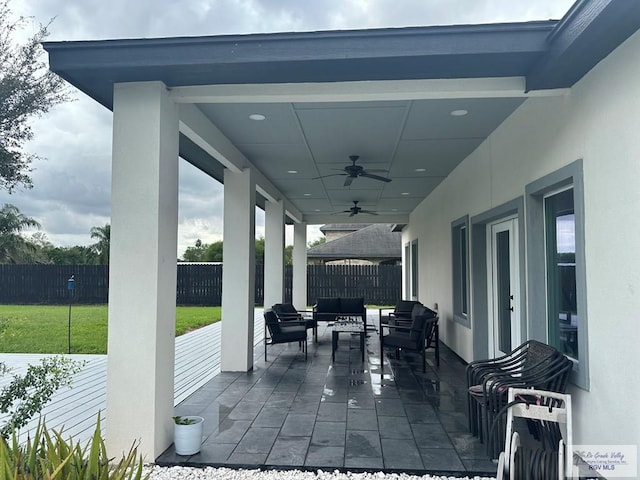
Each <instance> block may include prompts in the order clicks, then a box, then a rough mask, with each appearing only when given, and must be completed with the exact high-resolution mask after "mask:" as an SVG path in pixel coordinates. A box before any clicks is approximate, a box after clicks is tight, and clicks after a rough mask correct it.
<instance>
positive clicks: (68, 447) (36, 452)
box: [0, 415, 148, 480]
mask: <svg viewBox="0 0 640 480" xmlns="http://www.w3.org/2000/svg"><path fill="white" fill-rule="evenodd" d="M0 478H2V479H7V480H40V479H50V480H54V479H61V480H107V479H109V480H141V479H147V478H148V475H144V474H143V461H142V457H141V456H139V455H138V452H137V447H136V445H135V444H134V445H133V446H132V447H131V449H130V450H129V453H128V454H127V455H123V456H122V458H121V459H120V460H119V461H118V462H117V463H114V462H113V459H109V457H108V456H107V450H106V447H105V444H104V440H103V439H102V436H101V434H100V415H98V422H97V425H96V429H95V432H94V434H93V438H92V440H90V441H89V442H88V443H87V445H86V446H85V447H84V448H82V447H81V446H80V445H79V444H76V443H74V442H73V440H72V439H69V440H65V439H64V438H63V437H62V432H58V431H51V432H50V431H49V430H47V428H46V426H45V425H44V423H39V424H38V427H37V429H36V431H35V433H34V435H33V439H32V438H31V437H29V438H28V439H27V442H26V444H24V445H20V444H19V442H18V440H17V433H16V430H15V429H13V430H12V432H11V437H10V440H7V439H5V438H0Z"/></svg>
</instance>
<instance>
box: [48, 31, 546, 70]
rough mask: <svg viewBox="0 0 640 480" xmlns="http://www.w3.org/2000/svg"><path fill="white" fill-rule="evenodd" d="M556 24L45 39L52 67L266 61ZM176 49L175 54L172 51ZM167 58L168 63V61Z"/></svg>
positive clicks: (423, 47) (465, 48)
mask: <svg viewBox="0 0 640 480" xmlns="http://www.w3.org/2000/svg"><path fill="white" fill-rule="evenodd" d="M556 23H557V22H556V21H554V20H548V21H533V22H522V23H502V24H481V25H443V26H429V27H405V28H380V29H362V30H334V31H318V32H294V33H270V34H248V35H218V36H201V37H173V38H141V39H116V40H89V41H73V42H69V41H66V42H43V46H44V48H45V50H47V52H49V53H50V54H54V55H53V57H54V58H53V59H52V61H51V66H52V68H54V69H56V68H60V69H68V68H86V69H92V68H104V67H108V66H115V67H123V66H142V67H150V66H166V65H167V64H168V63H171V64H173V65H191V66H193V65H209V64H221V63H247V62H272V61H300V60H309V59H313V60H330V59H345V58H347V59H349V58H351V59H353V58H372V59H376V58H387V57H389V56H390V55H392V56H404V57H411V56H415V55H419V56H424V55H449V54H456V55H473V54H490V53H514V52H535V51H541V47H542V46H543V45H544V39H545V38H546V36H547V35H548V34H549V32H551V31H552V30H553V28H554V26H555V25H556ZM177 53H180V54H181V55H176V54H177ZM168 60H170V62H168Z"/></svg>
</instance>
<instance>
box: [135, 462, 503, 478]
mask: <svg viewBox="0 0 640 480" xmlns="http://www.w3.org/2000/svg"><path fill="white" fill-rule="evenodd" d="M145 468H146V470H145V471H146V473H150V476H149V478H150V480H168V479H172V480H173V479H178V480H245V479H249V480H283V479H286V480H455V479H458V480H495V479H494V478H493V477H446V476H438V475H408V474H405V473H383V472H374V473H352V472H346V473H342V472H339V471H338V470H334V471H332V472H325V471H323V470H317V471H315V472H308V471H300V470H243V469H238V470H235V469H232V468H213V467H207V468H192V467H159V466H157V465H149V466H147V467H145Z"/></svg>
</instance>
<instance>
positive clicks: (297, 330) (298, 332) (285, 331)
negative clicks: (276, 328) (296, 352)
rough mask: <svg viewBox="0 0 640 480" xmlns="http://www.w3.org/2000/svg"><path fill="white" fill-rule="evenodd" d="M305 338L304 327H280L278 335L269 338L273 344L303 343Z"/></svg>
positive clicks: (305, 331) (305, 330)
mask: <svg viewBox="0 0 640 480" xmlns="http://www.w3.org/2000/svg"><path fill="white" fill-rule="evenodd" d="M306 338H307V329H306V328H305V327H304V326H299V327H298V326H291V327H282V329H281V331H280V333H279V334H278V335H277V336H275V337H271V341H272V342H273V343H285V342H291V341H303V340H305V339H306Z"/></svg>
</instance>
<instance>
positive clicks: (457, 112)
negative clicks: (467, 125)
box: [451, 109, 469, 117]
mask: <svg viewBox="0 0 640 480" xmlns="http://www.w3.org/2000/svg"><path fill="white" fill-rule="evenodd" d="M467 113H469V110H463V109H461V110H454V111H452V112H451V115H452V116H453V117H464V116H465V115H466V114H467Z"/></svg>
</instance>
